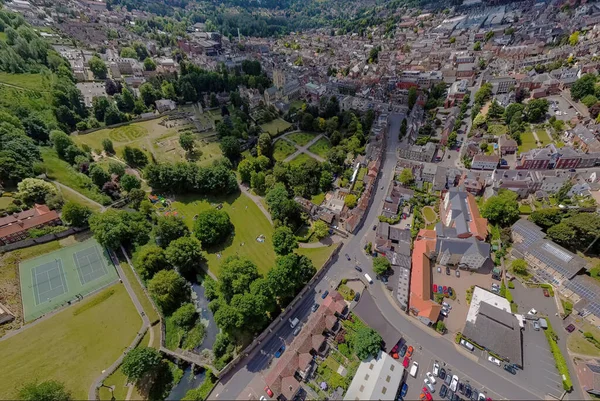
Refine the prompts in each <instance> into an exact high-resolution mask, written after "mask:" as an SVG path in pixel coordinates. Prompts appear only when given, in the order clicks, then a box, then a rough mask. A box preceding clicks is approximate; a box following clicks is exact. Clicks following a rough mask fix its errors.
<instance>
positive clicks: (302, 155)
mask: <svg viewBox="0 0 600 401" xmlns="http://www.w3.org/2000/svg"><path fill="white" fill-rule="evenodd" d="M308 160H314V159H313V158H312V157H310V156H309V155H307V154H306V153H300V154H299V155H298V156H296V157H294V158H293V159H292V160H291V161H290V164H291V165H292V166H299V165H301V164H302V163H304V162H306V161H308Z"/></svg>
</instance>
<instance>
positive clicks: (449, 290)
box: [448, 287, 454, 296]
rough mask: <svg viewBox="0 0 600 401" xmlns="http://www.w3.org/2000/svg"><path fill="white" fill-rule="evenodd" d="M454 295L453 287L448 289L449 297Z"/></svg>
mask: <svg viewBox="0 0 600 401" xmlns="http://www.w3.org/2000/svg"><path fill="white" fill-rule="evenodd" d="M453 294H454V290H453V289H452V287H448V295H449V296H452V295H453Z"/></svg>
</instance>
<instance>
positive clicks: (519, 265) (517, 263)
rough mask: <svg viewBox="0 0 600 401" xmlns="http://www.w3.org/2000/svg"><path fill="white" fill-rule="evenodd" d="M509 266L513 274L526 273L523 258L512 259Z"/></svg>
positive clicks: (523, 274)
mask: <svg viewBox="0 0 600 401" xmlns="http://www.w3.org/2000/svg"><path fill="white" fill-rule="evenodd" d="M511 266H512V269H513V271H514V272H515V274H519V275H521V276H525V275H527V262H525V260H524V259H515V260H513V262H512V264H511Z"/></svg>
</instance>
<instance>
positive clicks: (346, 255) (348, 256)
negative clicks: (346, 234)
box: [344, 253, 352, 260]
mask: <svg viewBox="0 0 600 401" xmlns="http://www.w3.org/2000/svg"><path fill="white" fill-rule="evenodd" d="M344 256H345V257H346V259H348V260H352V259H350V255H348V254H347V253H346V254H344Z"/></svg>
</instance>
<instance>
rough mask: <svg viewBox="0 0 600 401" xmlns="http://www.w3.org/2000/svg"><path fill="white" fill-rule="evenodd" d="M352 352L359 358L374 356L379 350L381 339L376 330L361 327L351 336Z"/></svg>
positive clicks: (364, 358)
mask: <svg viewBox="0 0 600 401" xmlns="http://www.w3.org/2000/svg"><path fill="white" fill-rule="evenodd" d="M353 337H354V338H353V341H352V343H353V345H354V353H355V354H356V356H358V358H359V359H361V360H363V361H364V360H366V359H369V358H371V357H376V356H377V355H379V351H381V343H382V342H383V339H382V338H381V336H380V335H379V333H378V332H376V331H375V330H373V329H372V328H370V327H366V326H365V327H361V328H359V329H358V330H357V331H356V334H354V336H353Z"/></svg>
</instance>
